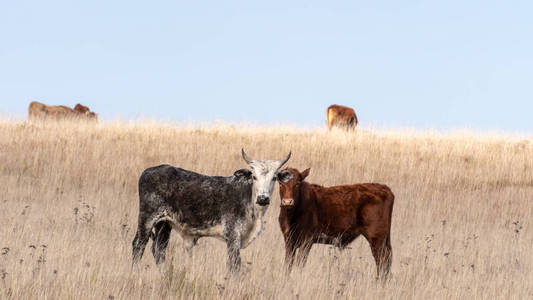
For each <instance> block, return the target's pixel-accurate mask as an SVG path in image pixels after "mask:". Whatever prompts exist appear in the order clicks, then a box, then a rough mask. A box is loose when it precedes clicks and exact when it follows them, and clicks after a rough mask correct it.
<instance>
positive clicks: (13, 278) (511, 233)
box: [0, 121, 533, 299]
mask: <svg viewBox="0 0 533 300" xmlns="http://www.w3.org/2000/svg"><path fill="white" fill-rule="evenodd" d="M243 146H244V148H245V149H246V151H247V153H248V154H249V155H250V156H252V157H254V158H261V159H280V158H282V157H283V156H284V155H286V153H287V152H288V151H289V150H292V151H293V156H292V158H291V160H290V161H289V163H288V166H291V167H296V168H299V169H304V168H307V167H311V175H310V176H309V178H308V180H309V181H310V182H314V183H319V184H323V185H337V184H346V183H358V182H380V183H385V184H387V185H389V186H390V187H391V188H392V190H393V192H394V193H395V195H396V200H395V206H394V211H393V220H392V247H393V253H394V259H393V264H392V269H391V272H392V275H391V278H390V280H389V281H388V282H386V283H384V284H382V283H380V282H376V280H375V273H376V270H375V264H374V261H373V258H372V255H371V253H370V249H369V247H368V244H367V242H366V240H364V238H360V239H358V240H356V241H355V242H354V243H353V244H352V245H351V248H350V249H348V250H345V251H338V250H336V249H333V248H331V247H329V246H325V245H315V246H314V247H313V250H312V252H311V255H310V257H309V260H308V264H307V266H305V268H303V269H295V270H294V271H293V273H292V274H291V275H290V276H286V275H285V274H284V269H283V259H284V243H283V239H282V235H281V232H280V230H279V226H278V223H277V216H278V213H279V196H278V191H277V187H276V191H275V193H274V199H273V203H272V205H271V207H270V208H269V210H268V212H267V216H266V220H267V224H266V230H265V232H263V234H262V235H261V236H260V237H259V238H258V239H257V240H256V241H255V242H254V243H252V244H251V245H250V246H249V247H248V248H247V249H244V250H243V251H242V252H241V253H242V258H243V271H242V273H241V274H240V275H239V276H235V277H227V275H228V274H227V271H226V264H225V261H226V249H225V244H224V243H221V242H219V241H216V240H214V239H209V238H205V239H201V240H200V242H199V244H198V246H197V247H196V248H195V249H194V254H193V257H192V258H189V256H188V255H187V254H186V252H185V251H184V250H183V249H182V243H181V240H180V238H179V236H178V235H177V234H176V233H175V232H174V233H173V234H172V238H171V241H170V246H169V249H168V256H167V264H166V266H165V267H164V268H163V269H162V270H158V269H157V268H156V266H155V264H154V259H153V257H152V255H151V252H150V249H149V247H150V244H149V245H148V247H147V250H146V252H145V256H144V257H143V259H142V261H141V263H140V265H139V267H138V268H134V269H132V268H131V241H132V239H133V236H134V234H135V229H136V226H137V213H138V195H137V180H138V177H139V175H140V173H141V172H142V171H143V170H144V169H145V168H148V167H151V166H154V165H158V164H162V163H168V164H172V165H174V166H179V167H182V168H186V169H189V170H194V171H197V172H200V173H205V174H213V175H229V174H232V173H233V172H234V171H235V170H236V169H240V168H243V167H245V163H244V162H243V161H242V159H241V157H240V149H241V147H243ZM532 201H533V141H532V140H531V138H529V137H525V136H522V137H521V136H508V135H503V134H500V135H489V134H473V133H468V132H462V133H460V132H456V133H429V132H418V133H417V132H409V131H401V130H397V131H394V130H392V131H384V130H370V131H363V130H358V131H356V132H353V133H344V132H339V131H334V132H326V131H325V130H318V129H315V130H311V129H299V128H290V127H252V126H244V125H228V124H214V125H206V126H195V125H172V124H160V123H156V122H152V123H150V122H144V123H120V122H115V123H101V124H99V125H91V124H75V123H68V122H61V123H47V124H39V123H36V124H33V123H27V122H16V121H0V205H1V206H0V207H1V209H0V221H1V226H0V248H1V250H0V251H1V252H0V298H6V299H32V298H48V299H54V298H59V299H65V298H68V299H112V298H114V299H119V298H121V299H139V298H143V299H150V298H152V299H159V298H169V299H176V298H196V299H205V298H234V299H338V298H340V299H342V298H345V299H361V298H365V299H366V298H367V299H382V298H387V299H391V298H393V299H398V298H399V299H413V298H417V299H438V298H445V299H474V298H475V299H479V298H492V299H493V298H501V299H511V298H514V299H526V298H532V297H533V271H532V270H533V256H532V255H531V252H530V249H531V246H533V230H532V228H531V221H530V220H531V219H532V217H533V208H532V207H533V205H532Z"/></svg>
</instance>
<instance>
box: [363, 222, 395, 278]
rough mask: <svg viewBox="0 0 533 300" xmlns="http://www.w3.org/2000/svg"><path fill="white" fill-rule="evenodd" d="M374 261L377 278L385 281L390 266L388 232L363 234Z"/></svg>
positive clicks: (390, 253) (390, 251)
mask: <svg viewBox="0 0 533 300" xmlns="http://www.w3.org/2000/svg"><path fill="white" fill-rule="evenodd" d="M365 237H366V239H367V240H368V242H369V243H370V249H371V250H372V255H373V256H374V260H375V261H376V267H377V278H378V279H379V278H381V279H386V278H387V276H388V274H389V270H390V266H391V264H392V247H391V245H390V234H389V233H388V232H379V231H378V232H368V233H367V234H365Z"/></svg>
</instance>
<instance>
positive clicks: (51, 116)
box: [28, 101, 98, 121]
mask: <svg viewBox="0 0 533 300" xmlns="http://www.w3.org/2000/svg"><path fill="white" fill-rule="evenodd" d="M28 119H30V120H64V119H73V120H91V121H96V120H97V119H98V116H97V115H96V114H95V113H94V112H91V111H90V110H89V108H88V107H87V106H84V105H81V104H76V106H75V107H74V109H72V108H70V107H67V106H64V105H46V104H43V103H40V102H36V101H33V102H31V103H30V106H29V107H28Z"/></svg>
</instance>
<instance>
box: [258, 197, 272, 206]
mask: <svg viewBox="0 0 533 300" xmlns="http://www.w3.org/2000/svg"><path fill="white" fill-rule="evenodd" d="M256 203H257V204H259V205H261V206H265V205H269V204H270V198H269V197H267V196H263V195H261V196H257V201H256Z"/></svg>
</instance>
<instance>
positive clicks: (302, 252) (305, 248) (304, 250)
mask: <svg viewBox="0 0 533 300" xmlns="http://www.w3.org/2000/svg"><path fill="white" fill-rule="evenodd" d="M312 246H313V243H311V242H305V243H303V244H302V246H301V247H300V249H299V250H298V259H297V261H298V265H299V266H300V267H301V268H303V267H304V266H305V264H306V263H307V258H308V257H309V252H310V251H311V247H312Z"/></svg>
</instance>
